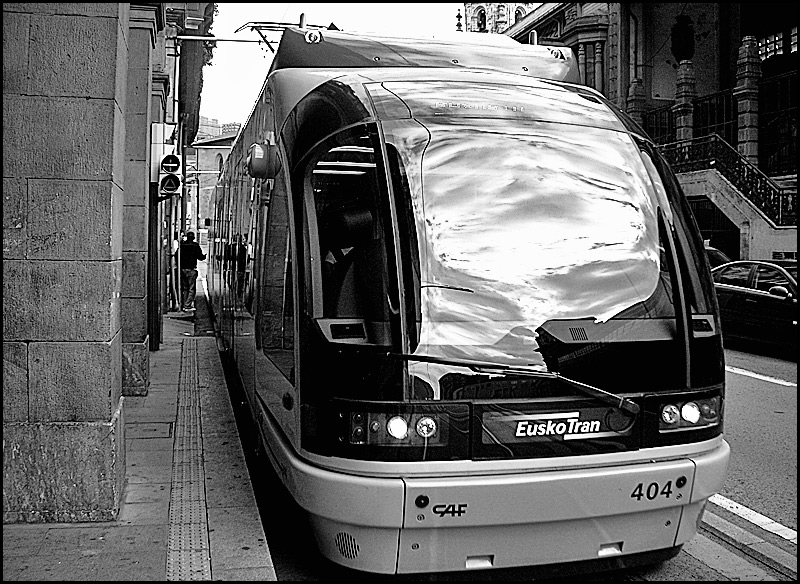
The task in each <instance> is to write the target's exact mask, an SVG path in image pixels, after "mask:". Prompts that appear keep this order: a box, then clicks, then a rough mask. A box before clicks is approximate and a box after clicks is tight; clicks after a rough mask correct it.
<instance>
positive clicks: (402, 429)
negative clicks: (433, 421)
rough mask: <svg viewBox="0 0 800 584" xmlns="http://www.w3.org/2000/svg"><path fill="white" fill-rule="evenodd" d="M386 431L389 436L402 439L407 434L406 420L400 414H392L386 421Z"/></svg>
mask: <svg viewBox="0 0 800 584" xmlns="http://www.w3.org/2000/svg"><path fill="white" fill-rule="evenodd" d="M386 431H387V432H388V433H389V435H390V436H392V437H394V438H397V439H398V440H402V439H403V438H405V437H406V436H408V422H406V420H405V418H403V417H401V416H393V417H391V418H389V421H388V422H386Z"/></svg>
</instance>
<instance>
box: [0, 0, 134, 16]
mask: <svg viewBox="0 0 800 584" xmlns="http://www.w3.org/2000/svg"><path fill="white" fill-rule="evenodd" d="M3 12H27V13H30V14H50V15H71V14H72V15H79V16H89V17H97V18H117V17H118V16H120V15H121V13H122V11H121V10H120V5H119V4H114V3H110V2H104V3H97V4H95V3H78V2H73V3H69V2H4V3H3ZM126 12H127V10H126Z"/></svg>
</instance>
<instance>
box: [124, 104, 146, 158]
mask: <svg viewBox="0 0 800 584" xmlns="http://www.w3.org/2000/svg"><path fill="white" fill-rule="evenodd" d="M145 105H147V104H145ZM127 120H128V124H129V126H130V127H131V128H135V129H134V130H132V131H127V132H126V133H125V152H126V160H136V161H139V162H141V164H144V162H145V160H146V158H147V153H148V151H149V149H150V142H149V140H150V124H149V123H148V115H147V112H146V111H145V112H144V113H141V114H139V113H136V114H131V113H128V117H127Z"/></svg>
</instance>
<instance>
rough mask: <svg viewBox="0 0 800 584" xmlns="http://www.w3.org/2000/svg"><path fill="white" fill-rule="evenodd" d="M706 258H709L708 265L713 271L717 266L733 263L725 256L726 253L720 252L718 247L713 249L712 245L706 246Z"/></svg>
mask: <svg viewBox="0 0 800 584" xmlns="http://www.w3.org/2000/svg"><path fill="white" fill-rule="evenodd" d="M706 256H708V265H709V266H711V269H712V270H713V269H714V268H716V267H717V266H721V265H722V264H727V263H728V262H732V261H733V260H732V259H731V258H729V257H728V256H727V255H725V252H723V251H720V250H718V249H717V248H716V247H711V246H710V245H707V246H706Z"/></svg>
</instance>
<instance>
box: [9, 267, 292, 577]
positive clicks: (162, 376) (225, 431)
mask: <svg viewBox="0 0 800 584" xmlns="http://www.w3.org/2000/svg"><path fill="white" fill-rule="evenodd" d="M197 307H198V308H197V314H196V317H195V316H193V315H191V313H180V312H174V313H173V312H171V313H168V314H166V315H164V329H163V342H162V344H161V348H160V349H159V350H158V351H151V352H150V388H149V392H148V395H147V396H146V397H126V398H125V400H124V405H123V415H124V420H125V438H126V465H127V473H126V485H125V490H124V492H123V498H122V499H123V503H122V505H121V508H120V512H119V515H118V517H117V520H116V521H112V522H104V523H49V524H8V525H3V580H50V581H52V580H211V579H214V580H276V576H275V570H274V568H273V566H272V559H271V557H270V553H269V548H268V546H267V542H266V539H265V536H264V530H263V527H262V525H261V520H260V517H259V513H258V508H257V506H256V501H255V498H254V496H253V488H252V485H251V483H250V476H249V474H248V471H247V466H246V464H245V459H244V453H243V451H242V447H241V444H240V442H239V435H238V431H237V428H236V422H235V420H234V415H233V410H232V408H231V404H230V398H229V396H228V389H227V385H226V383H225V377H224V374H223V370H222V364H221V361H220V357H219V353H218V352H217V345H216V338H215V337H214V333H213V330H212V329H213V327H212V325H211V320H210V318H209V314H208V309H207V304H206V299H205V296H204V294H203V286H202V285H201V280H200V279H198V286H197Z"/></svg>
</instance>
